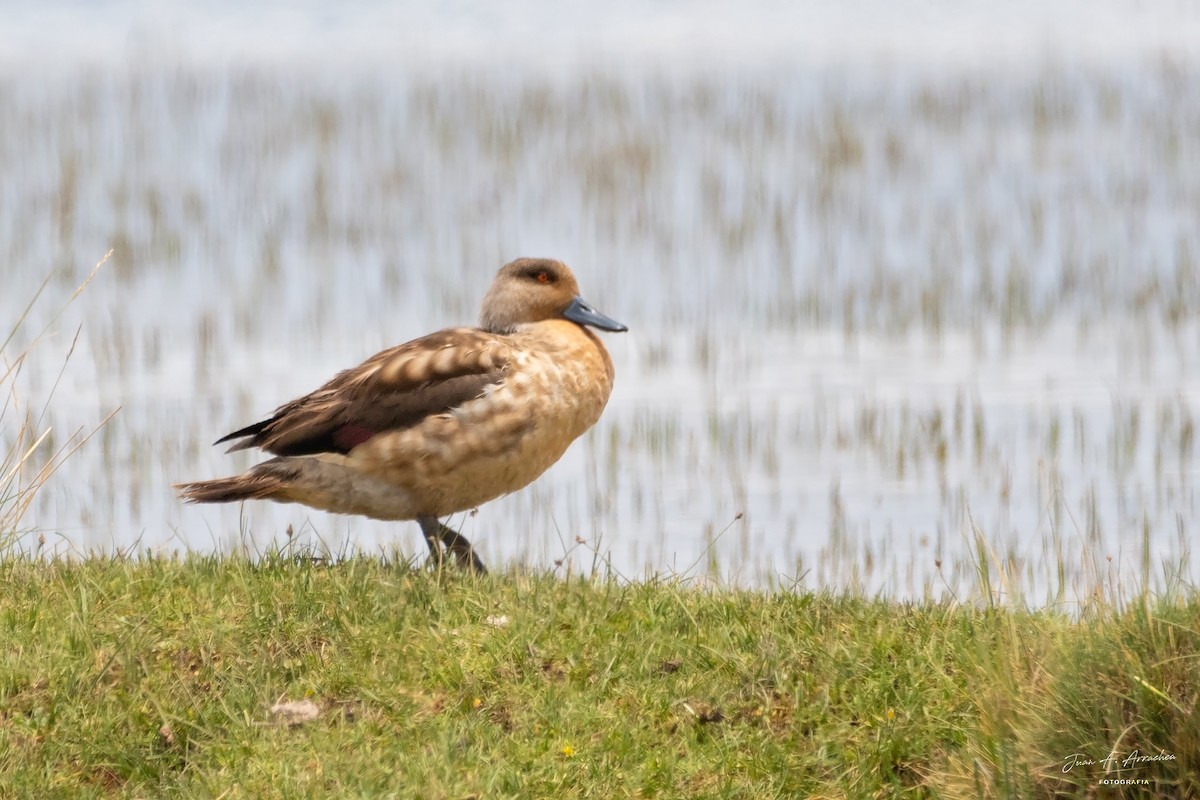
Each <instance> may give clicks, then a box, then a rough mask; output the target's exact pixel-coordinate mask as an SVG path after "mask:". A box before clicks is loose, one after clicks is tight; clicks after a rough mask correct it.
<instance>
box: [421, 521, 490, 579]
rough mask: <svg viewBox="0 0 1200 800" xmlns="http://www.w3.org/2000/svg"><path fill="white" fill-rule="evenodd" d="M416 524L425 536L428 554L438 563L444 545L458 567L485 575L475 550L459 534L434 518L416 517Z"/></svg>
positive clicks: (485, 571) (485, 572)
mask: <svg viewBox="0 0 1200 800" xmlns="http://www.w3.org/2000/svg"><path fill="white" fill-rule="evenodd" d="M417 524H418V525H420V526H421V533H423V534H425V543H426V544H428V545H429V552H431V553H432V554H433V557H434V559H435V560H437V561H438V562H439V563H440V562H441V560H442V546H443V545H444V546H445V548H446V549H447V550H448V551H450V552H451V553H453V554H454V560H455V561H457V562H458V565H459V566H460V567H462V568H463V569H465V570H467V571H468V572H473V573H475V574H476V575H486V574H487V570H486V569H485V568H484V566H483V562H482V561H480V560H479V556H477V555H475V548H474V547H471V543H470V542H468V541H467V539H466V537H464V536H463V535H462V534H461V533H459V532H458V531H456V530H454V529H453V528H449V527H447V526H445V525H443V524H442V523H441V522H440V521H439V520H438V519H437V518H436V517H417Z"/></svg>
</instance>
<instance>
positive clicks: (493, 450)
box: [251, 320, 613, 520]
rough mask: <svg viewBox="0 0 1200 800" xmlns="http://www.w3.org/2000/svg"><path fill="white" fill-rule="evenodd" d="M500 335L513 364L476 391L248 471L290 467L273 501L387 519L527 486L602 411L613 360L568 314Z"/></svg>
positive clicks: (459, 506)
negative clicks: (405, 424)
mask: <svg viewBox="0 0 1200 800" xmlns="http://www.w3.org/2000/svg"><path fill="white" fill-rule="evenodd" d="M497 339H500V340H504V342H505V343H506V344H507V345H508V346H509V348H510V352H509V358H510V359H511V361H510V363H511V365H512V366H511V369H510V371H509V373H508V374H507V375H506V376H505V378H504V380H503V381H502V382H501V383H500V384H498V385H496V386H493V387H489V389H488V391H487V392H485V393H484V395H483V396H482V397H479V398H477V399H475V400H471V401H468V402H466V403H463V404H462V405H460V406H458V407H457V408H455V409H454V410H453V411H452V412H450V413H446V414H439V415H435V416H431V417H427V418H426V419H425V420H423V421H422V422H421V423H419V424H418V425H416V426H414V427H412V428H409V429H406V430H398V431H392V432H389V433H384V434H380V435H377V436H375V437H374V438H372V439H370V440H369V441H367V442H364V443H363V444H362V445H359V446H358V447H356V448H355V449H354V450H352V451H351V452H350V453H348V454H347V455H344V456H343V455H337V454H322V455H318V456H299V457H290V458H278V459H273V460H271V461H268V462H265V463H263V464H260V465H259V466H258V467H255V468H254V469H253V470H251V473H253V472H255V471H256V470H261V471H263V472H264V473H266V472H269V473H271V474H273V475H278V476H285V475H286V478H285V485H284V486H283V487H282V488H281V489H279V490H277V491H276V492H275V493H274V494H272V495H271V499H274V500H279V501H281V502H299V503H304V504H305V505H308V506H312V507H314V508H320V509H323V510H326V511H333V512H337V513H342V514H362V515H365V516H368V517H373V518H375V519H390V520H401V519H414V518H416V517H418V516H433V517H443V516H446V515H448V514H452V513H455V512H459V511H465V510H467V509H471V508H475V507H476V506H479V505H481V504H483V503H485V502H487V501H489V500H492V499H495V498H496V497H499V496H501V495H504V494H508V493H509V492H513V491H516V490H518V489H520V488H522V487H524V486H527V485H528V484H529V483H531V482H532V481H533V480H534V479H536V478H537V477H538V476H539V475H541V474H542V473H543V472H545V471H546V469H547V468H549V467H550V465H552V464H553V463H554V462H555V461H557V460H558V459H559V458H560V457H561V456H562V454H563V453H564V452H566V449H567V447H568V446H570V444H571V442H573V441H574V440H575V439H577V438H578V437H579V436H580V435H581V434H582V433H584V432H585V431H586V430H587V429H588V428H590V427H591V426H592V425H594V424H595V422H596V421H597V420H598V419H599V418H600V414H601V412H602V411H603V410H604V406H605V404H606V403H607V402H608V397H609V393H610V392H611V391H612V380H613V367H612V360H611V359H610V358H609V355H608V352H607V351H606V350H605V349H604V346H603V345H602V344H601V343H600V340H599V339H598V338H597V337H596V336H595V335H594V334H592V333H591V331H588V330H586V329H584V328H582V327H580V326H579V325H576V324H574V323H572V322H566V321H561V320H550V321H544V322H537V323H532V324H528V325H524V326H521V327H520V328H519V329H518V330H517V331H516V332H515V333H513V334H512V335H510V336H503V337H500V336H498V337H497Z"/></svg>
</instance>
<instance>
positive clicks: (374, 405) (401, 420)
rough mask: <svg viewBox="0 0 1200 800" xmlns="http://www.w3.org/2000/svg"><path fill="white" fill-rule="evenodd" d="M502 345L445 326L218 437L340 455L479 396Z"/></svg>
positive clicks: (290, 451) (276, 450)
mask: <svg viewBox="0 0 1200 800" xmlns="http://www.w3.org/2000/svg"><path fill="white" fill-rule="evenodd" d="M510 360H511V359H510V353H509V346H508V345H507V343H506V342H505V341H504V340H503V338H502V337H500V336H498V335H496V334H491V333H487V332H486V331H481V330H478V329H474V328H451V329H449V330H444V331H438V332H437V333H431V334H429V335H428V336H424V337H422V338H420V339H414V340H413V341H411V342H407V343H406V344H402V345H398V346H396V347H392V348H389V349H387V350H384V351H382V352H380V353H376V354H375V355H373V356H371V357H370V358H368V359H367V360H366V361H364V362H363V363H362V364H359V365H358V366H357V367H353V368H351V369H348V370H344V371H342V372H339V373H338V374H337V375H335V376H334V377H333V379H331V380H330V381H329V382H327V383H326V384H325V385H324V386H322V387H321V388H319V389H317V390H316V391H314V392H311V393H310V394H307V395H304V396H303V397H300V398H297V399H295V400H293V401H291V402H290V403H285V404H284V405H282V406H280V407H279V408H278V409H276V410H275V413H274V414H273V415H272V416H271V417H270V418H269V419H265V420H262V421H261V422H256V423H254V424H253V425H249V426H247V427H245V428H241V429H239V430H237V431H234V432H233V433H230V434H228V435H227V436H223V437H222V438H220V439H218V440H217V444H220V443H222V442H227V441H233V440H237V439H240V440H241V441H238V442H237V443H236V444H234V445H233V446H232V447H231V448H229V449H230V451H231V452H232V451H234V450H244V449H248V448H252V447H257V448H260V449H262V450H265V451H267V452H268V453H272V454H274V455H278V456H298V455H311V454H315V453H348V452H350V451H351V450H353V449H354V448H355V447H357V446H358V445H360V444H362V443H363V442H365V441H368V440H369V439H371V438H373V437H374V436H377V435H378V434H380V433H384V432H387V431H394V430H403V429H405V428H411V427H413V426H415V425H418V424H420V423H421V422H422V421H423V420H425V419H426V418H427V417H429V416H432V415H436V414H444V413H447V412H449V411H450V410H452V409H453V408H455V407H456V406H459V405H461V404H462V403H465V402H467V401H469V400H473V399H475V398H477V397H480V396H482V395H483V394H484V392H486V391H487V389H488V387H489V386H492V385H498V384H499V383H500V382H502V381H503V380H504V378H505V376H506V375H507V373H508V366H509V362H510Z"/></svg>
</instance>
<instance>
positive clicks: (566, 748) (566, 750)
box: [562, 744, 575, 758]
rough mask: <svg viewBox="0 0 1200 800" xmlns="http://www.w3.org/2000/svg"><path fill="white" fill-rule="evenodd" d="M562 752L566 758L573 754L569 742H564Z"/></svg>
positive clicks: (573, 749) (573, 751) (572, 748)
mask: <svg viewBox="0 0 1200 800" xmlns="http://www.w3.org/2000/svg"><path fill="white" fill-rule="evenodd" d="M562 754H563V755H564V756H566V757H567V758H570V757H571V756H573V755H575V748H574V747H571V745H569V744H564V745H563V747H562Z"/></svg>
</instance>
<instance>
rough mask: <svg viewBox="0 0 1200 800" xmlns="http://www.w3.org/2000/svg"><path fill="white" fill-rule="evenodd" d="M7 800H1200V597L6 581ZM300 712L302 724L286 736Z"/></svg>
mask: <svg viewBox="0 0 1200 800" xmlns="http://www.w3.org/2000/svg"><path fill="white" fill-rule="evenodd" d="M0 642H3V645H4V646H3V648H2V649H0V795H2V794H11V795H14V796H29V797H32V796H39V797H41V796H55V795H57V796H70V797H79V796H82V797H87V796H110V795H111V796H137V797H149V796H177V797H216V796H220V797H226V798H234V797H274V796H282V797H303V796H364V797H377V796H379V797H382V796H395V797H430V798H465V797H479V798H484V797H486V798H493V797H603V798H611V797H745V798H762V797H804V796H816V797H831V798H832V797H851V798H856V797H951V798H958V797H964V798H965V797H971V798H977V797H980V798H987V797H1060V796H1065V797H1094V796H1097V794H1099V795H1101V796H1114V795H1113V793H1112V792H1111V791H1109V790H1106V789H1104V788H1103V787H1098V785H1097V781H1098V779H1099V778H1102V777H1104V774H1103V771H1102V769H1101V767H1100V766H1097V765H1091V766H1088V765H1080V766H1077V767H1075V768H1074V769H1072V770H1070V771H1069V772H1066V773H1064V772H1063V769H1062V768H1063V765H1064V759H1066V758H1067V757H1069V756H1071V755H1072V754H1085V755H1087V756H1088V757H1091V758H1094V759H1096V760H1100V759H1103V758H1104V757H1105V756H1107V755H1108V754H1109V753H1110V752H1111V751H1114V750H1115V751H1117V752H1119V753H1120V754H1121V755H1122V757H1124V756H1125V755H1127V754H1128V753H1130V752H1131V751H1133V750H1138V751H1139V752H1140V753H1141V754H1143V755H1145V754H1158V753H1160V751H1165V753H1166V754H1168V755H1170V756H1174V759H1173V760H1169V761H1164V762H1156V763H1153V764H1149V765H1146V766H1144V767H1143V768H1141V769H1139V770H1136V771H1135V772H1127V773H1124V774H1125V775H1126V776H1129V775H1136V776H1137V777H1139V778H1145V779H1147V780H1148V781H1149V785H1148V786H1144V787H1135V788H1133V789H1125V790H1122V792H1121V793H1120V794H1119V796H1123V797H1124V796H1147V797H1150V796H1163V797H1186V796H1196V795H1197V794H1198V793H1200V779H1198V778H1197V777H1196V776H1197V775H1200V705H1198V696H1200V695H1198V692H1200V680H1197V678H1198V673H1200V669H1198V665H1200V661H1198V659H1200V601H1198V600H1197V598H1196V597H1195V596H1194V595H1188V596H1181V597H1178V598H1171V599H1168V598H1161V597H1160V598H1156V599H1145V600H1144V601H1142V602H1133V603H1129V604H1128V607H1127V608H1125V609H1122V610H1117V609H1112V608H1106V609H1098V610H1091V611H1089V612H1088V613H1087V614H1086V615H1085V616H1084V617H1083V618H1081V619H1071V618H1069V617H1068V616H1065V615H1060V614H1057V613H1053V612H1028V611H1024V610H1014V609H1003V608H996V607H980V608H975V607H971V606H964V605H946V604H933V603H929V604H922V605H901V604H896V603H891V602H886V601H882V600H880V601H876V600H869V599H863V598H859V597H835V596H831V595H827V594H808V593H804V592H801V591H775V592H770V593H766V592H752V591H733V590H724V589H721V590H713V589H706V588H702V587H699V586H695V585H689V584H688V583H687V582H685V581H650V582H646V583H637V584H628V583H619V582H615V581H608V580H594V579H588V580H581V579H562V578H555V577H551V576H540V575H528V574H520V573H509V574H505V575H497V576H492V577H488V578H486V579H481V580H476V579H471V578H467V577H463V576H460V575H457V574H447V575H440V576H439V575H437V574H434V573H432V572H429V571H427V570H413V569H412V568H410V567H409V566H407V565H405V564H403V563H400V564H389V563H387V562H385V561H382V560H380V559H373V558H366V557H359V558H351V559H346V560H343V561H340V562H336V563H331V564H326V563H322V562H320V561H313V560H308V559H291V558H284V557H282V556H280V555H279V554H269V555H267V556H266V557H264V558H261V559H259V560H257V561H253V562H252V561H250V560H247V559H246V558H244V557H241V556H198V555H196V556H187V557H185V558H182V559H180V558H158V557H143V558H140V559H125V558H102V557H93V558H89V559H87V560H84V561H66V560H55V561H43V560H39V559H36V558H29V557H24V556H20V555H10V556H8V557H7V558H5V559H3V560H0ZM281 698H282V699H287V700H291V701H299V700H303V699H305V698H308V699H311V700H312V701H313V702H314V703H316V705H317V707H319V708H320V709H321V712H322V713H321V716H320V717H319V718H318V719H316V720H313V721H310V722H307V723H304V724H296V725H289V724H286V723H284V722H282V721H280V720H278V719H276V718H274V717H273V716H272V713H271V707H272V706H273V705H274V704H275V703H276V702H277V701H279V700H280V699H281Z"/></svg>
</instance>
